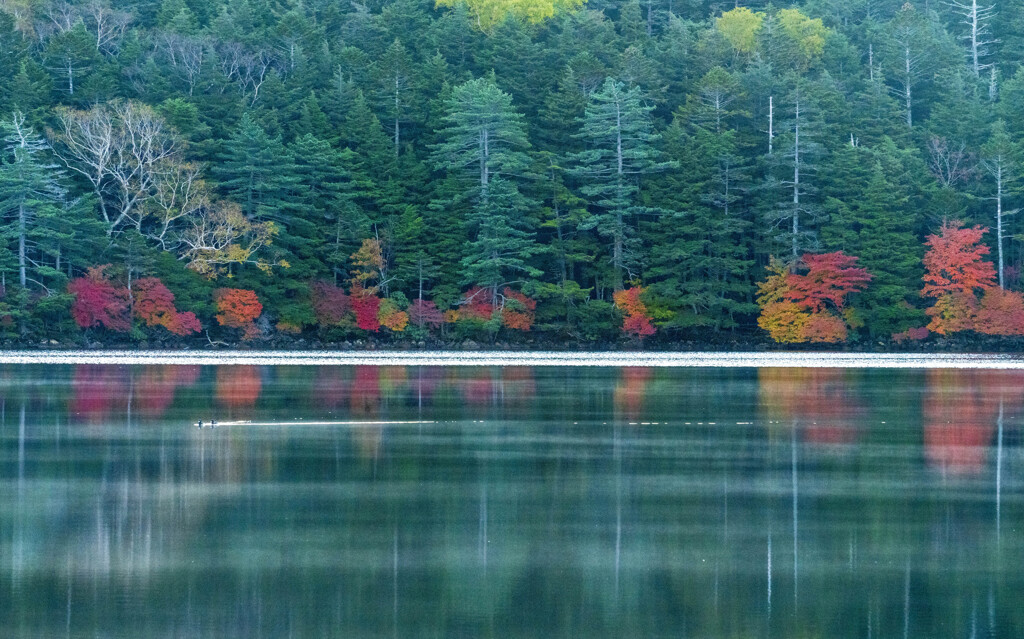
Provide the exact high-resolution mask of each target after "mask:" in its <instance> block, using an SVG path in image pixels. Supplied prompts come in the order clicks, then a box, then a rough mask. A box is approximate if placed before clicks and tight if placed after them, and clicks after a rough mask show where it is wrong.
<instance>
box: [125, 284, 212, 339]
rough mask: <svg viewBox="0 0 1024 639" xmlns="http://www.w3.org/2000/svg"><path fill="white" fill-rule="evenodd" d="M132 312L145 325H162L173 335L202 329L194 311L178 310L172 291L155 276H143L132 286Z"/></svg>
mask: <svg viewBox="0 0 1024 639" xmlns="http://www.w3.org/2000/svg"><path fill="white" fill-rule="evenodd" d="M132 313H133V314H134V315H135V317H137V318H139V319H140V320H142V321H143V323H145V324H146V326H163V327H164V328H166V329H167V330H168V331H170V332H171V333H174V334H175V335H190V334H192V333H198V332H199V331H200V330H202V326H201V325H200V324H199V320H198V319H197V318H196V315H195V313H192V312H191V311H187V312H184V313H181V312H178V309H176V308H175V307H174V293H171V291H170V290H169V289H168V288H167V287H166V286H165V285H164V283H163V282H161V281H160V280H159V278H156V277H144V278H141V279H139V280H136V281H135V284H134V285H133V286H132Z"/></svg>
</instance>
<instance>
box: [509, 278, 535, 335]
mask: <svg viewBox="0 0 1024 639" xmlns="http://www.w3.org/2000/svg"><path fill="white" fill-rule="evenodd" d="M502 295H503V296H504V298H505V304H504V306H502V308H501V323H502V325H503V326H504V327H505V328H509V329H512V330H515V331H528V330H530V327H531V326H533V319H534V311H535V310H536V309H537V300H535V299H533V298H530V297H527V296H526V295H524V294H523V293H520V292H519V291H513V290H512V289H510V288H508V287H505V290H504V291H502Z"/></svg>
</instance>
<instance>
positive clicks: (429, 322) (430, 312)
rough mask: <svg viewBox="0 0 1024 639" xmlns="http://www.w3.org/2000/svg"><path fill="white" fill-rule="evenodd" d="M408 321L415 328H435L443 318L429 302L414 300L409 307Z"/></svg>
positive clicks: (435, 306) (432, 303) (435, 305)
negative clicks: (410, 321)
mask: <svg viewBox="0 0 1024 639" xmlns="http://www.w3.org/2000/svg"><path fill="white" fill-rule="evenodd" d="M409 319H410V320H412V323H413V324H415V325H416V326H429V327H430V328H437V327H438V326H440V325H441V323H442V322H444V316H443V315H442V314H441V311H440V310H439V309H438V308H437V304H435V303H434V302H431V301H430V300H421V299H418V300H414V301H413V303H412V304H410V305H409Z"/></svg>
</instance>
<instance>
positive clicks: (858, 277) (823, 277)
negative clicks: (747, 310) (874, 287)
mask: <svg viewBox="0 0 1024 639" xmlns="http://www.w3.org/2000/svg"><path fill="white" fill-rule="evenodd" d="M799 264H800V265H801V266H802V267H806V269H807V272H806V273H803V274H801V273H797V272H793V271H791V270H790V269H789V268H787V267H786V265H785V264H783V263H782V262H779V261H778V260H774V259H773V260H772V263H771V265H770V266H769V267H768V272H769V273H770V275H769V276H768V278H767V279H766V280H765V281H764V282H762V283H760V284H759V285H758V297H757V302H758V304H760V305H761V315H760V317H758V318H757V325H758V326H760V327H761V328H763V329H764V330H766V331H768V334H769V335H771V337H772V339H774V340H775V341H776V342H781V343H799V342H826V343H835V342H843V341H846V339H847V337H848V335H849V321H848V320H849V312H845V313H844V309H845V308H846V297H847V296H848V295H850V294H851V293H857V292H859V291H863V290H864V289H865V288H867V286H868V283H870V282H871V274H870V273H868V271H867V269H865V268H862V267H859V266H857V258H856V257H854V256H852V255H846V254H845V253H843V252H842V251H836V252H835V253H823V254H821V255H814V254H810V253H805V254H804V255H803V257H801V258H800V262H799Z"/></svg>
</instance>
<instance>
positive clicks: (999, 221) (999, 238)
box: [996, 162, 1006, 288]
mask: <svg viewBox="0 0 1024 639" xmlns="http://www.w3.org/2000/svg"><path fill="white" fill-rule="evenodd" d="M996 246H997V247H998V248H997V251H996V252H997V254H998V258H999V288H1006V287H1005V286H1004V284H1003V165H1002V163H1001V162H1000V164H999V166H998V167H997V168H996Z"/></svg>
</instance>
